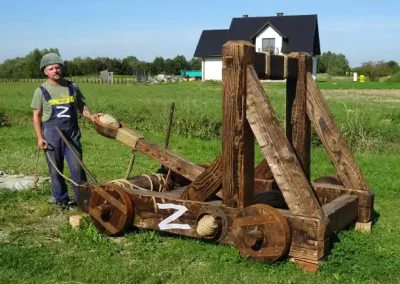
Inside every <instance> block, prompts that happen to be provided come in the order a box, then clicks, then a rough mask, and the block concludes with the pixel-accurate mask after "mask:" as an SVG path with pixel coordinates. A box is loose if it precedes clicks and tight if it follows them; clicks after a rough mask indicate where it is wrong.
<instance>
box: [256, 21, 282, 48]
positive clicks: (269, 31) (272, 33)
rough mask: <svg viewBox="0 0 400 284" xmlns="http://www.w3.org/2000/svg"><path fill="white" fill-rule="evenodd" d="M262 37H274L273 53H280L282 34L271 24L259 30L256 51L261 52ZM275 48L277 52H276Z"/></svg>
mask: <svg viewBox="0 0 400 284" xmlns="http://www.w3.org/2000/svg"><path fill="white" fill-rule="evenodd" d="M263 38H274V39H275V54H281V50H282V36H281V35H280V34H279V33H278V32H277V31H276V30H275V29H274V28H273V27H271V26H267V27H266V28H265V29H264V30H263V31H261V32H260V33H259V34H258V36H257V37H256V43H255V46H256V52H262V39H263ZM276 50H278V51H279V53H276Z"/></svg>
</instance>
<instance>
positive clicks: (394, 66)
mask: <svg viewBox="0 0 400 284" xmlns="http://www.w3.org/2000/svg"><path fill="white" fill-rule="evenodd" d="M387 65H388V66H389V68H390V70H391V73H392V75H393V74H395V73H397V72H398V71H400V66H399V64H398V63H397V62H396V61H394V60H390V61H388V63H387Z"/></svg>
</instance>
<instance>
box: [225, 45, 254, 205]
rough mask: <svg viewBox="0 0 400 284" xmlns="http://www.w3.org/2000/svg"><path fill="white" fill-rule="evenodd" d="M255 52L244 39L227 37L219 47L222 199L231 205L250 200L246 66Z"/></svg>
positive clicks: (251, 177)
mask: <svg viewBox="0 0 400 284" xmlns="http://www.w3.org/2000/svg"><path fill="white" fill-rule="evenodd" d="M254 54H255V52H254V45H252V44H251V43H250V42H247V41H229V42H227V43H226V44H224V45H223V48H222V56H223V57H222V62H223V67H222V92H223V104H222V114H223V116H222V168H223V172H224V175H223V177H222V199H223V202H224V204H226V205H227V206H229V207H234V208H236V207H238V208H244V207H247V206H249V205H251V204H252V200H253V192H254V190H253V186H254V185H253V183H254V135H253V133H252V131H251V128H250V126H249V123H248V122H247V119H246V97H247V87H246V84H247V81H246V76H247V73H246V67H247V66H248V65H250V64H253V62H254Z"/></svg>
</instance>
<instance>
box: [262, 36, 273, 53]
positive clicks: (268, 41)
mask: <svg viewBox="0 0 400 284" xmlns="http://www.w3.org/2000/svg"><path fill="white" fill-rule="evenodd" d="M262 51H263V52H268V53H270V54H274V52H275V39H274V38H263V39H262Z"/></svg>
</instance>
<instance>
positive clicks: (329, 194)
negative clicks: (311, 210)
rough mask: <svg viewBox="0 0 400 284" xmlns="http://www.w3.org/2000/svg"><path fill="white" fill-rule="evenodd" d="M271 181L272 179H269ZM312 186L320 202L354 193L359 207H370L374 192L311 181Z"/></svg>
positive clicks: (323, 202) (327, 201)
mask: <svg viewBox="0 0 400 284" xmlns="http://www.w3.org/2000/svg"><path fill="white" fill-rule="evenodd" d="M270 182H272V180H271V181H270ZM312 186H313V188H314V191H315V193H316V194H317V196H318V198H319V199H320V202H321V203H322V204H326V203H329V202H332V201H333V200H335V199H336V198H338V197H339V196H341V195H345V194H346V195H347V194H348V195H354V196H357V197H358V205H359V206H361V207H372V206H373V204H374V199H375V193H374V192H373V191H372V190H360V189H351V188H345V187H343V186H341V185H334V184H329V183H318V182H313V183H312Z"/></svg>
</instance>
